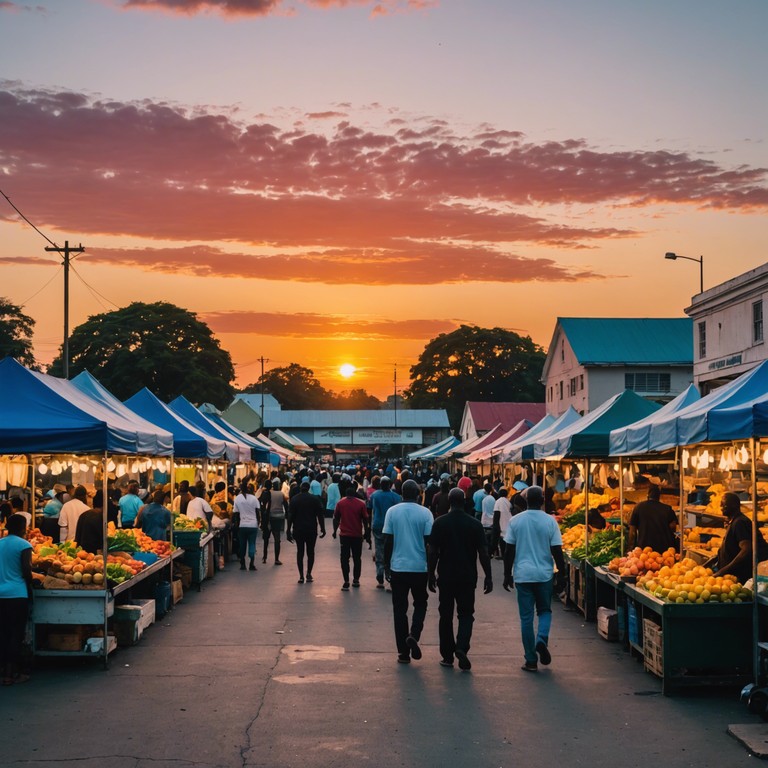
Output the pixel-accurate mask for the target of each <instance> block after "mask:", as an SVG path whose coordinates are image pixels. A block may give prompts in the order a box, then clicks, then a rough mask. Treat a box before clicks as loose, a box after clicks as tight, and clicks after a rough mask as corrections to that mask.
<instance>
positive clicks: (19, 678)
mask: <svg viewBox="0 0 768 768" xmlns="http://www.w3.org/2000/svg"><path fill="white" fill-rule="evenodd" d="M13 682H14V683H17V684H18V683H28V682H29V675H25V674H24V673H23V672H19V673H18V674H17V675H14V676H13Z"/></svg>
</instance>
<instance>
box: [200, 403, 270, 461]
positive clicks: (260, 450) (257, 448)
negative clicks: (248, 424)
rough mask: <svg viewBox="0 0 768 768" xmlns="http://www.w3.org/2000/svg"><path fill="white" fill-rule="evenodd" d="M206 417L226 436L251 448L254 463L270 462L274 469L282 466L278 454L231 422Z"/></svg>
mask: <svg viewBox="0 0 768 768" xmlns="http://www.w3.org/2000/svg"><path fill="white" fill-rule="evenodd" d="M204 415H205V416H206V418H208V420H209V421H211V422H213V423H214V424H216V426H218V427H219V428H220V429H221V430H223V431H224V432H225V433H226V434H230V435H232V437H234V438H237V440H239V441H240V442H241V443H245V444H246V445H247V446H249V447H250V449H251V459H252V460H253V461H263V462H269V463H270V464H271V465H272V466H273V467H277V466H279V465H280V456H279V455H278V454H276V453H274V451H270V450H269V448H266V447H265V446H264V444H263V443H260V442H258V441H257V440H254V438H252V437H251V436H250V435H249V434H247V433H245V432H242V431H241V430H239V429H238V428H237V427H235V426H233V425H232V424H230V423H229V422H227V421H224V419H223V418H222V417H221V416H219V414H217V413H206V414H204Z"/></svg>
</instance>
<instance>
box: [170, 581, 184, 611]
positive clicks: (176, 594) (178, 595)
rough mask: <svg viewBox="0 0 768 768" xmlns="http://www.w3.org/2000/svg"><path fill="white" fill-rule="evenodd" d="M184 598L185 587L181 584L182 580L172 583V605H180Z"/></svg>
mask: <svg viewBox="0 0 768 768" xmlns="http://www.w3.org/2000/svg"><path fill="white" fill-rule="evenodd" d="M183 598H184V587H183V586H182V584H181V579H174V580H173V581H172V582H171V603H172V604H173V605H176V603H180V602H181V601H182V599H183Z"/></svg>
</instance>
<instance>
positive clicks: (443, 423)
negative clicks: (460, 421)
mask: <svg viewBox="0 0 768 768" xmlns="http://www.w3.org/2000/svg"><path fill="white" fill-rule="evenodd" d="M264 426H266V427H269V428H271V429H275V428H282V429H341V428H345V429H354V428H363V429H364V428H374V429H380V428H390V429H391V428H393V427H395V426H397V427H402V428H404V429H420V428H427V429H430V428H444V429H448V428H449V426H450V425H449V423H448V414H447V413H446V412H445V411H444V410H437V409H434V410H427V409H414V410H410V409H409V410H405V409H402V410H401V409H398V411H397V414H395V411H394V410H391V411H389V410H388V411H267V410H265V411H264Z"/></svg>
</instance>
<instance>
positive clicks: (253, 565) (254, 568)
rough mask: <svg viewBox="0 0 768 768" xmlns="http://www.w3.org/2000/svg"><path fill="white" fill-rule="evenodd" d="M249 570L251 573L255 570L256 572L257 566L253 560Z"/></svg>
mask: <svg viewBox="0 0 768 768" xmlns="http://www.w3.org/2000/svg"><path fill="white" fill-rule="evenodd" d="M248 570H249V571H255V570H256V565H255V564H254V562H253V560H251V565H250V567H249V568H248Z"/></svg>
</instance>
